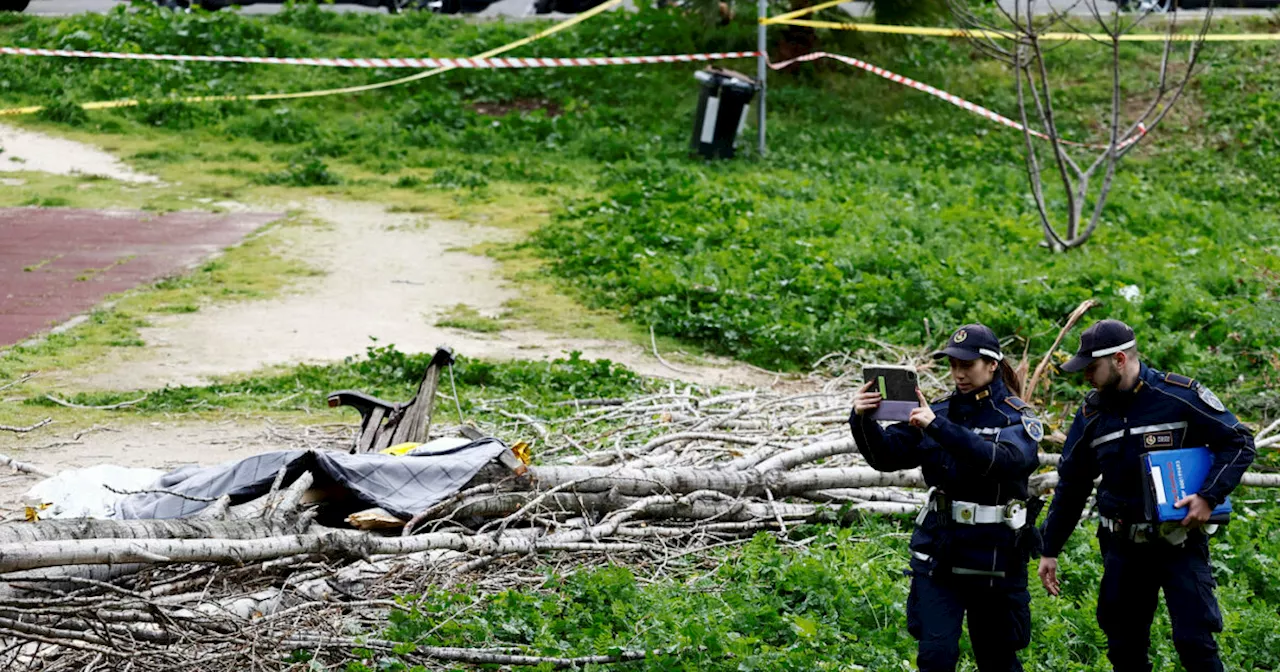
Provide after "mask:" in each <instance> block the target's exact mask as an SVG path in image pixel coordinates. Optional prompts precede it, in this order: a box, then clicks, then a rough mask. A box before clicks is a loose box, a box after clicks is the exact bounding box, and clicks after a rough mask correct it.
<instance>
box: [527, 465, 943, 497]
mask: <svg viewBox="0 0 1280 672" xmlns="http://www.w3.org/2000/svg"><path fill="white" fill-rule="evenodd" d="M529 477H530V478H531V479H532V481H533V484H534V486H535V487H536V488H537V489H550V488H556V487H566V486H570V485H571V486H572V489H573V491H574V492H606V491H609V490H616V491H617V492H618V493H620V494H624V495H631V496H635V497H643V496H646V495H651V494H655V493H674V494H686V493H690V492H696V491H698V490H714V491H716V492H722V493H725V494H729V495H738V496H749V497H756V496H759V497H763V496H765V494H766V491H767V492H769V493H772V494H773V496H774V497H782V496H789V495H794V494H799V493H802V492H808V491H810V490H831V489H838V488H865V487H875V486H892V487H905V488H920V487H924V477H923V476H922V475H921V474H920V470H919V469H911V470H907V471H895V472H879V471H876V470H874V469H871V468H869V467H845V468H833V469H807V470H804V471H796V472H785V471H778V470H773V471H769V472H766V473H760V472H758V471H754V470H744V471H725V470H723V469H694V468H670V469H663V468H652V469H625V468H609V467H530V468H529Z"/></svg>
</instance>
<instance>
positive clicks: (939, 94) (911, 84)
mask: <svg viewBox="0 0 1280 672" xmlns="http://www.w3.org/2000/svg"><path fill="white" fill-rule="evenodd" d="M821 58H830V59H832V60H836V61H840V62H841V63H844V64H846V65H852V66H853V67H855V68H859V69H861V70H865V71H867V72H870V73H871V74H873V75H879V76H880V77H883V78H885V79H887V80H889V81H891V82H894V83H897V84H901V85H903V86H906V87H908V88H912V89H915V90H917V91H920V92H923V93H927V94H929V95H931V96H933V97H935V98H941V99H942V100H945V101H947V102H948V103H951V104H952V105H955V106H956V107H958V108H960V109H962V110H967V111H969V112H972V113H974V114H976V115H978V116H980V117H984V118H986V119H989V120H991V121H994V122H996V123H997V124H1001V125H1003V126H1008V127H1009V128H1013V129H1017V130H1019V131H1022V130H1025V131H1026V132H1027V133H1030V134H1031V135H1033V136H1035V137H1037V138H1040V139H1041V140H1052V139H1053V138H1051V137H1049V136H1048V135H1046V134H1044V133H1041V132H1040V131H1037V130H1035V129H1028V128H1024V127H1023V125H1022V124H1020V123H1018V122H1016V121H1014V120H1012V119H1010V118H1008V117H1006V116H1004V115H1002V114H997V113H995V112H992V111H991V110H988V109H987V108H985V107H982V106H981V105H977V104H975V103H971V102H969V101H967V100H965V99H964V98H961V97H960V96H957V95H954V94H951V93H947V92H946V91H943V90H941V89H937V88H934V87H932V86H929V85H928V84H923V83H921V82H917V81H916V80H914V79H911V78H910V77H903V76H902V75H899V74H897V73H894V72H890V71H888V70H885V69H884V68H881V67H879V66H875V65H872V64H870V63H867V62H866V61H861V60H858V59H856V58H852V57H849V56H842V55H840V54H829V53H827V52H825V51H816V52H814V53H812V54H805V55H804V56H799V57H797V58H793V59H791V60H788V61H783V62H781V63H770V64H769V67H770V68H772V69H774V70H781V69H782V68H785V67H787V66H789V65H792V64H794V63H803V62H807V61H816V60H818V59H821ZM1146 134H1147V127H1146V126H1145V125H1143V124H1136V125H1135V126H1134V127H1133V129H1132V130H1131V131H1130V132H1129V133H1127V134H1126V136H1125V138H1124V140H1119V141H1118V142H1116V144H1115V147H1116V149H1117V150H1119V149H1124V148H1125V147H1128V146H1129V145H1132V144H1133V143H1135V142H1137V141H1139V140H1141V139H1142V137H1143V136H1144V135H1146ZM1058 142H1061V143H1063V144H1066V145H1072V146H1075V147H1087V148H1089V149H1106V148H1107V147H1109V146H1110V145H1099V144H1088V143H1082V142H1072V141H1070V140H1063V139H1061V138H1059V139H1058Z"/></svg>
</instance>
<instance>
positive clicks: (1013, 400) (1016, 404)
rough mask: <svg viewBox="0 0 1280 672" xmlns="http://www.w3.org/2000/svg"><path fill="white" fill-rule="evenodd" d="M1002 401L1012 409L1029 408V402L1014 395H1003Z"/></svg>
mask: <svg viewBox="0 0 1280 672" xmlns="http://www.w3.org/2000/svg"><path fill="white" fill-rule="evenodd" d="M1004 403H1006V404H1009V405H1010V406H1012V407H1013V410H1015V411H1021V410H1023V409H1027V408H1031V404H1028V403H1027V402H1025V401H1023V400H1021V399H1019V398H1017V397H1014V396H1009V397H1005V398H1004Z"/></svg>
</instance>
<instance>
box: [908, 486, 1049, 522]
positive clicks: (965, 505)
mask: <svg viewBox="0 0 1280 672" xmlns="http://www.w3.org/2000/svg"><path fill="white" fill-rule="evenodd" d="M934 491H935V489H934V488H930V489H929V493H928V501H927V503H926V504H925V505H924V508H923V509H922V510H921V511H920V516H919V518H918V519H917V520H916V522H917V523H923V522H924V514H925V513H926V512H929V511H937V510H938V505H937V499H936V498H935V497H934V496H933V495H934ZM950 508H951V520H952V521H953V522H956V523H959V524H961V525H997V524H1004V525H1008V526H1009V528H1011V529H1014V530H1020V529H1022V528H1023V527H1025V526H1026V524H1027V507H1026V505H1025V504H1023V503H1022V502H1021V501H1019V500H1014V501H1011V502H1009V503H1008V504H1005V505H1003V506H1001V505H992V504H978V503H975V502H960V501H955V500H953V501H952V502H951V507H950Z"/></svg>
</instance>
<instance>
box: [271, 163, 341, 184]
mask: <svg viewBox="0 0 1280 672" xmlns="http://www.w3.org/2000/svg"><path fill="white" fill-rule="evenodd" d="M257 182H258V183H259V184H280V185H285V186H290V187H322V186H329V185H334V184H342V177H340V176H339V175H337V174H335V173H332V172H330V171H329V167H328V166H326V165H325V163H324V161H321V160H320V159H318V158H316V157H303V158H301V159H297V160H294V161H291V162H289V167H288V168H286V169H284V170H282V171H279V172H275V173H267V174H266V175H262V176H259V177H258V178H257Z"/></svg>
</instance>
